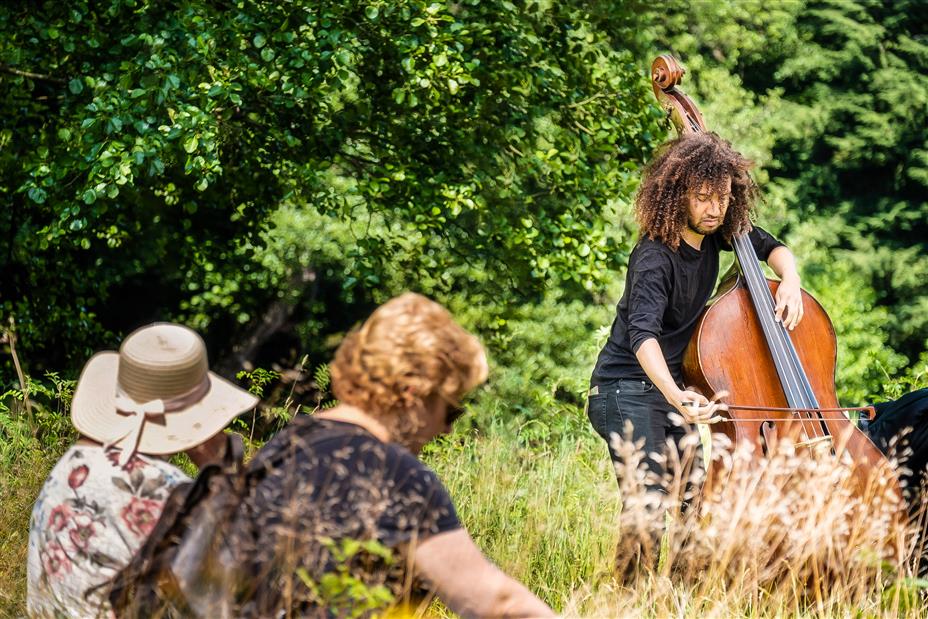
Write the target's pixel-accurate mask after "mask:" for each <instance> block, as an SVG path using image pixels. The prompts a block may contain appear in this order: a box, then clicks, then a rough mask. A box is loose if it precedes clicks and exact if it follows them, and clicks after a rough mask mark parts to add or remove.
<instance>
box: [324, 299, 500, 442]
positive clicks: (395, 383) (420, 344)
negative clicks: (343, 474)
mask: <svg viewBox="0 0 928 619" xmlns="http://www.w3.org/2000/svg"><path fill="white" fill-rule="evenodd" d="M331 371H332V390H333V392H334V393H335V397H336V398H338V399H339V401H341V402H343V403H345V404H349V405H351V406H355V407H357V408H360V409H361V410H363V411H364V412H366V413H368V414H370V415H374V416H376V417H378V418H380V419H381V421H383V422H385V423H387V425H389V426H391V427H393V428H394V429H397V430H402V429H404V428H402V427H401V426H403V425H405V422H404V418H406V417H408V416H410V413H414V412H415V411H418V410H421V408H422V406H423V401H424V400H425V398H427V397H428V396H429V395H431V394H433V393H437V394H438V395H440V396H441V397H442V398H443V399H445V400H446V401H448V402H451V403H457V402H459V401H460V399H461V397H463V396H464V394H465V393H467V392H468V391H470V390H471V389H473V388H474V387H476V386H477V385H479V384H481V383H482V382H483V381H485V380H486V378H487V358H486V353H485V352H484V349H483V346H482V345H481V344H480V342H479V341H478V340H477V338H476V337H474V336H473V335H471V334H470V333H468V332H467V331H465V330H464V329H463V328H462V327H461V326H460V325H458V324H457V323H456V322H455V321H454V319H453V318H452V317H451V314H450V313H448V310H446V309H445V308H444V307H442V306H441V305H439V304H438V303H436V302H434V301H432V300H430V299H427V298H426V297H424V296H422V295H420V294H416V293H412V292H407V293H405V294H402V295H400V296H398V297H396V298H394V299H391V300H390V301H388V302H386V303H384V304H383V305H381V306H380V307H379V308H377V310H375V311H374V313H373V314H371V316H370V317H369V318H368V319H367V320H366V321H365V322H364V324H363V325H361V327H360V328H359V329H356V330H354V331H352V332H351V333H350V334H349V335H348V336H347V337H346V338H345V340H344V341H343V342H342V344H341V346H339V347H338V350H337V351H336V352H335V360H334V361H333V362H332V367H331ZM413 416H414V415H413ZM409 421H411V420H409ZM400 433H402V432H400Z"/></svg>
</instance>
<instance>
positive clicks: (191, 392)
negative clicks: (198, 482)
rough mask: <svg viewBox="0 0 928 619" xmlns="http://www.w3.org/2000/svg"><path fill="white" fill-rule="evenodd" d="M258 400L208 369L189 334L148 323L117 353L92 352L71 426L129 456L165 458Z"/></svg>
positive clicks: (198, 342) (124, 459)
mask: <svg viewBox="0 0 928 619" xmlns="http://www.w3.org/2000/svg"><path fill="white" fill-rule="evenodd" d="M257 404H258V398H256V397H255V396H254V395H252V394H250V393H248V392H247V391H245V390H244V389H241V388H239V387H237V386H236V385H233V384H232V383H230V382H229V381H227V380H225V379H223V378H222V377H220V376H218V375H216V374H214V373H212V372H210V371H209V362H208V360H207V356H206V346H205V344H204V343H203V340H202V339H201V338H200V336H199V335H197V333H196V332H194V331H193V330H191V329H188V328H187V327H184V326H182V325H177V324H171V323H155V324H152V325H148V326H146V327H142V328H140V329H138V330H136V331H134V332H133V333H131V334H130V335H129V336H128V337H127V338H126V339H125V341H124V342H123V344H122V346H120V348H119V352H118V353H117V352H114V351H104V352H100V353H97V354H96V355H94V356H93V357H91V359H90V360H89V361H88V362H87V365H85V366H84V370H83V371H82V372H81V377H80V379H79V380H78V383H77V387H76V389H75V391H74V399H73V400H72V403H71V421H72V422H73V423H74V426H75V427H76V428H77V430H78V431H79V432H80V433H81V434H82V435H84V436H86V437H88V438H91V439H93V440H95V441H98V442H100V443H103V444H104V445H105V446H110V445H113V446H116V447H119V448H120V449H121V450H122V452H123V453H122V456H121V457H120V462H122V463H125V462H127V461H128V459H129V458H131V456H132V454H134V453H135V452H140V453H143V454H152V455H166V454H173V453H177V452H180V451H185V450H187V449H190V448H192V447H195V446H197V445H199V444H200V443H203V442H204V441H206V440H208V439H209V438H211V437H212V436H214V435H216V434H218V433H219V432H220V431H222V429H223V428H225V427H226V426H227V425H228V424H229V422H231V421H232V419H234V418H235V417H237V416H238V415H240V414H241V413H243V412H245V411H247V410H249V409H252V408H254V407H255V406H256V405H257Z"/></svg>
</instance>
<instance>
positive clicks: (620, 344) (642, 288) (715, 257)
mask: <svg viewBox="0 0 928 619" xmlns="http://www.w3.org/2000/svg"><path fill="white" fill-rule="evenodd" d="M748 238H749V239H750V240H751V245H753V246H754V251H755V252H756V253H757V257H758V258H759V259H761V260H766V259H767V257H768V256H769V255H770V252H771V251H773V249H774V248H776V247H778V246H780V245H782V243H780V242H779V241H778V240H776V239H775V238H774V237H773V236H771V235H770V234H769V233H768V232H766V231H765V230H763V229H761V228H758V227H756V226H755V227H754V228H753V229H752V230H751V232H750V233H749V234H748ZM721 250H726V251H731V246H730V245H728V244H727V243H726V242H725V241H724V240H723V239H722V236H721V235H720V234H710V235H708V236H706V237H704V238H703V241H702V248H701V249H694V248H693V247H691V246H690V245H689V244H687V243H686V241H681V242H680V247H679V248H678V249H677V251H674V250H672V249H670V248H669V247H667V246H666V245H664V244H663V243H661V242H660V241H655V240H652V239H647V238H644V239H641V240H640V241H639V242H638V244H637V245H636V246H635V249H634V250H632V255H631V256H630V257H629V260H628V272H627V274H626V276H625V292H624V294H623V295H622V298H621V299H620V300H619V304H618V307H617V308H616V317H615V321H613V323H612V333H611V334H610V336H609V340H608V341H607V342H606V345H605V346H604V347H603V349H602V351H601V352H600V353H599V358H598V359H597V360H596V368H595V369H594V370H593V377H592V379H591V381H590V382H591V384H593V385H606V384H609V383H611V382H615V381H616V380H621V379H632V380H649V379H648V376H647V374H646V373H645V371H644V369H643V368H642V367H641V364H640V363H639V362H638V358H637V357H636V356H635V353H636V352H637V351H638V348H639V347H640V346H641V344H642V343H643V342H644V341H645V340H647V339H649V338H655V339H657V341H658V343H659V344H660V346H661V351H662V352H663V353H664V359H665V360H666V361H667V367H668V368H669V369H670V373H671V375H672V376H673V378H674V380H675V381H676V382H677V383H678V384H682V383H683V371H682V365H683V352H684V350H686V345H687V343H689V341H690V336H691V335H692V334H693V330H694V329H695V327H696V322H697V320H698V319H699V316H700V314H701V313H702V310H703V308H705V306H706V302H707V301H708V300H709V298H710V297H711V296H712V292H713V289H714V288H715V281H716V279H717V278H718V274H719V252H720V251H721Z"/></svg>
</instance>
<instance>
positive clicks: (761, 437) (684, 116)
mask: <svg viewBox="0 0 928 619" xmlns="http://www.w3.org/2000/svg"><path fill="white" fill-rule="evenodd" d="M683 75H684V69H683V67H682V66H681V65H680V64H679V63H678V62H677V61H676V59H675V58H674V57H673V56H670V55H663V56H659V57H658V58H656V59H655V60H654V62H653V63H652V65H651V77H652V87H653V89H654V94H655V96H656V97H657V99H658V101H659V102H660V103H661V105H662V107H664V109H665V110H666V111H667V113H668V115H669V116H670V120H671V121H672V123H673V124H674V126H675V127H676V129H677V131H678V133H679V134H680V135H681V136H682V135H686V134H692V133H698V132H702V131H705V130H706V127H705V122H704V120H703V117H702V114H701V113H700V112H699V109H698V108H697V107H696V105H695V104H694V103H693V101H692V100H691V99H690V98H689V97H688V96H686V95H685V94H684V93H683V92H681V91H680V90H679V89H678V88H677V86H678V85H679V83H680V81H681V80H682V78H683ZM732 248H733V250H734V253H735V257H736V262H737V265H738V269H737V273H736V275H735V276H734V277H732V278H729V279H727V280H726V281H723V282H722V284H721V285H720V287H719V290H718V291H717V292H716V295H715V296H714V297H713V299H711V300H710V304H709V305H708V306H707V308H706V309H705V311H704V312H703V314H702V316H701V317H700V319H699V321H698V323H697V325H696V328H695V330H694V332H693V335H692V337H691V339H690V342H689V345H688V346H687V349H686V351H685V353H684V360H683V375H684V379H685V380H686V382H687V384H688V385H693V386H695V387H696V388H698V390H700V391H702V393H704V394H712V393H717V392H719V391H722V390H725V391H728V392H729V394H730V396H729V398H730V400H731V401H732V402H737V403H738V404H729V405H728V411H725V412H723V414H722V419H721V420H720V421H719V422H718V424H716V425H715V426H714V429H718V430H719V431H721V432H722V433H724V434H725V435H727V436H728V437H729V439H730V440H731V441H732V443H733V444H735V445H738V444H744V443H747V444H749V445H750V446H752V448H753V453H754V454H755V455H756V456H761V455H765V454H767V453H770V452H772V451H773V450H775V449H776V445H777V443H778V442H779V441H782V440H788V441H790V442H791V443H792V444H793V445H794V446H796V447H797V448H809V449H815V450H828V451H830V452H831V453H832V454H833V455H834V456H835V457H837V458H839V459H840V460H841V461H844V462H845V463H847V464H849V465H850V466H853V467H854V469H853V472H854V479H855V481H856V485H857V486H858V488H857V489H858V491H859V492H861V493H867V494H871V493H873V492H875V491H876V492H878V491H879V486H882V485H884V484H885V486H886V487H887V488H888V491H889V494H890V495H891V496H892V495H894V498H901V496H902V495H901V490H900V487H899V482H898V479H897V477H896V475H895V473H894V471H893V469H892V467H891V466H890V464H889V462H888V460H887V459H886V457H885V456H884V455H883V453H882V452H880V450H879V449H877V447H876V446H875V445H874V444H873V442H872V441H871V440H870V439H869V438H868V437H867V436H866V435H865V434H864V433H863V432H862V431H861V430H860V428H858V427H857V425H856V424H855V423H854V422H853V421H851V419H850V418H849V417H848V415H847V414H845V413H846V412H850V411H868V412H869V414H870V415H871V416H872V415H873V409H872V407H863V408H860V407H857V408H847V407H844V408H842V407H841V406H840V404H839V403H838V397H837V393H836V387H835V368H836V360H837V338H836V337H835V331H834V327H833V325H832V323H831V320H830V319H829V317H828V314H827V313H826V312H825V310H824V309H823V308H822V306H821V305H820V304H819V302H818V301H816V300H815V299H814V298H813V297H812V296H811V295H810V294H809V293H807V292H806V291H805V290H803V291H802V303H803V308H804V314H803V319H802V321H800V323H799V324H798V325H797V326H796V327H795V329H794V330H793V331H788V330H787V329H786V327H784V325H783V323H782V322H778V321H777V320H776V319H775V317H774V307H775V302H774V295H775V294H776V290H777V286H778V283H777V282H776V281H773V280H770V279H768V278H767V277H766V276H765V275H764V272H763V269H762V268H761V265H760V261H759V260H758V258H757V255H756V253H755V252H754V248H753V246H752V245H751V242H750V240H749V239H748V237H747V234H746V233H745V234H742V235H737V236H735V237H734V238H733V239H732ZM874 484H877V485H874Z"/></svg>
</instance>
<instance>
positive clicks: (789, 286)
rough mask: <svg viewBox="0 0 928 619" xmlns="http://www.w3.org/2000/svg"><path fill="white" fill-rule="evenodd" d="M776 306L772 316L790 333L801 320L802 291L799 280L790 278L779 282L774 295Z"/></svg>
mask: <svg viewBox="0 0 928 619" xmlns="http://www.w3.org/2000/svg"><path fill="white" fill-rule="evenodd" d="M776 301H777V306H776V308H775V309H774V315H775V316H776V319H777V321H778V322H782V323H783V326H784V327H786V328H787V329H789V330H790V331H792V330H793V329H795V328H796V325H798V324H799V321H800V320H802V290H801V289H800V288H799V278H798V277H795V278H793V277H790V278H786V279H784V280H783V281H781V282H780V285H779V287H778V288H777V294H776Z"/></svg>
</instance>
